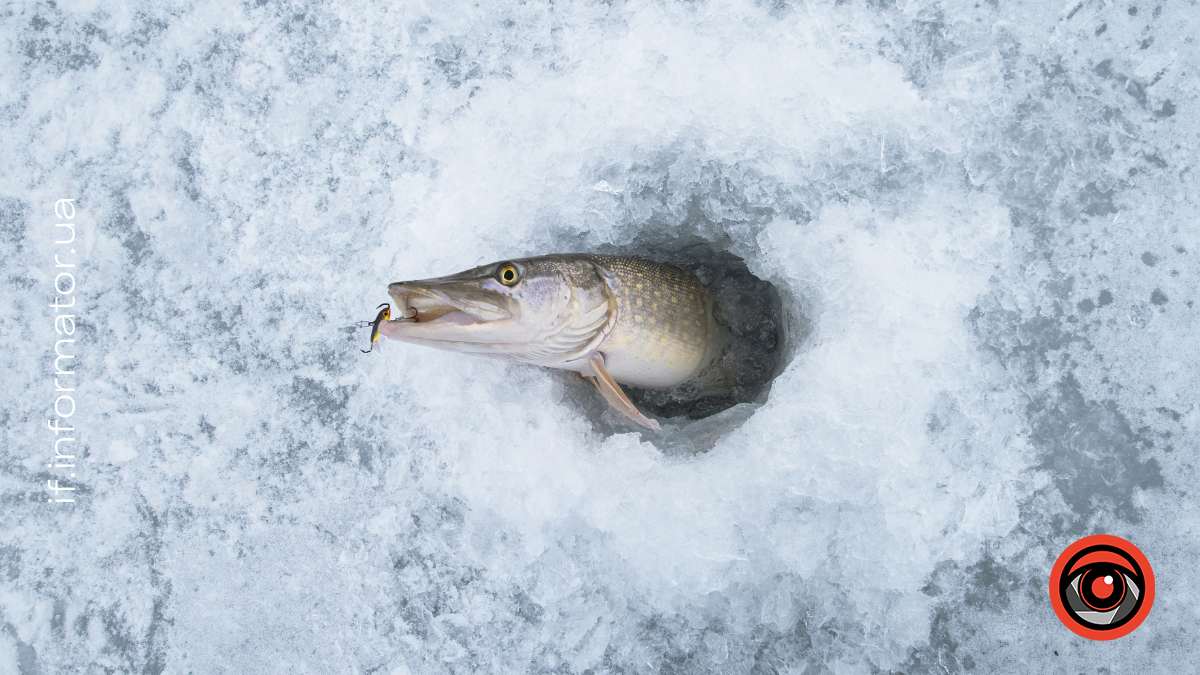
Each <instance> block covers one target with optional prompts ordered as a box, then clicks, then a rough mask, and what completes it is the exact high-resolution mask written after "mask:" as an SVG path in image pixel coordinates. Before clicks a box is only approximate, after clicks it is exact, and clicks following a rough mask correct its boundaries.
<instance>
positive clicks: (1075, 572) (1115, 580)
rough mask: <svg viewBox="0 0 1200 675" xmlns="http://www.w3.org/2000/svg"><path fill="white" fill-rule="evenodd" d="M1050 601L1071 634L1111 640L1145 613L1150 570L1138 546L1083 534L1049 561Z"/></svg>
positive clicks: (1149, 596)
mask: <svg viewBox="0 0 1200 675" xmlns="http://www.w3.org/2000/svg"><path fill="white" fill-rule="evenodd" d="M1050 603H1051V604H1052V605H1054V613H1055V614H1057V615H1058V618H1059V620H1060V621H1062V622H1063V625H1065V626H1066V627H1067V628H1070V629H1071V631H1072V632H1073V633H1075V634H1076V635H1079V636H1081V637H1085V638H1087V639H1089V640H1115V639H1116V638H1119V637H1121V636H1122V635H1128V634H1129V633H1130V632H1132V631H1133V629H1134V628H1137V627H1138V626H1139V625H1140V624H1141V623H1142V620H1143V619H1145V618H1146V615H1147V614H1149V613H1150V606H1151V605H1153V604H1154V570H1152V569H1150V562H1149V561H1147V560H1146V556H1144V555H1142V552H1141V551H1139V550H1138V547H1136V546H1134V545H1133V544H1131V543H1129V542H1127V541H1125V540H1124V539H1122V538H1120V537H1114V536H1112V535H1110V534H1096V535H1092V536H1090V537H1084V538H1083V539H1080V540H1079V541H1077V542H1075V543H1074V544H1071V545H1070V546H1068V547H1067V550H1065V551H1063V552H1062V555H1060V556H1058V560H1056V561H1055V562H1054V569H1053V570H1052V571H1051V572H1050Z"/></svg>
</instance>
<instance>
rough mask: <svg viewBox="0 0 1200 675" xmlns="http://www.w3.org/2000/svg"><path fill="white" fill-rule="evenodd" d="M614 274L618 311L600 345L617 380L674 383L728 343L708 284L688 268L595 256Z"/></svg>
mask: <svg viewBox="0 0 1200 675" xmlns="http://www.w3.org/2000/svg"><path fill="white" fill-rule="evenodd" d="M593 260H594V261H595V262H596V264H597V265H599V266H600V267H602V268H604V269H606V270H608V271H609V272H611V274H612V278H613V283H612V286H613V290H614V291H615V293H616V296H617V310H618V317H617V321H616V325H615V326H614V327H613V329H612V332H611V333H610V334H609V336H608V339H606V340H605V341H604V343H603V344H602V345H601V346H600V351H602V352H603V353H604V362H605V366H606V367H607V368H608V372H609V373H610V374H611V375H612V376H613V379H615V380H616V381H617V382H621V383H623V384H629V385H633V386H637V387H645V388H647V389H671V388H674V387H677V386H679V385H680V384H682V383H683V382H686V381H687V380H689V379H691V378H692V377H695V376H696V375H697V374H699V372H700V370H701V369H702V368H703V367H704V366H706V365H708V363H709V362H711V361H712V360H713V359H714V358H715V357H716V356H717V355H718V354H717V352H718V351H719V350H720V349H721V348H722V347H723V346H724V342H725V341H724V340H723V339H722V338H723V337H724V335H723V333H722V331H723V328H722V327H721V326H718V325H717V323H716V321H715V320H714V319H713V312H712V301H711V299H710V298H709V294H708V289H707V288H705V287H704V286H703V285H702V284H701V283H700V281H699V280H698V279H697V278H696V277H695V275H693V274H692V273H690V272H687V271H686V270H682V269H680V268H678V267H675V266H673V265H664V264H662V263H656V262H652V261H649V260H642V259H640V258H631V257H624V256H600V255H597V256H593Z"/></svg>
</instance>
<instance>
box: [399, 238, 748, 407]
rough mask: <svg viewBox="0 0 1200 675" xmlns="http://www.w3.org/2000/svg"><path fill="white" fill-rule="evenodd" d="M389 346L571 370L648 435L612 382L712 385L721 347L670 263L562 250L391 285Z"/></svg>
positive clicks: (704, 310) (704, 300)
mask: <svg viewBox="0 0 1200 675" xmlns="http://www.w3.org/2000/svg"><path fill="white" fill-rule="evenodd" d="M388 294H389V295H390V296H391V297H392V299H393V300H394V301H395V302H396V313H395V314H394V315H393V316H395V317H396V318H394V319H392V320H390V321H383V322H381V323H380V324H379V333H380V334H382V335H384V336H385V337H387V338H389V339H392V340H400V341H402V342H411V343H414V344H418V345H425V346H427V347H434V348H437V349H443V350H447V351H454V352H464V353H468V354H477V355H480V356H490V357H493V358H499V359H505V360H508V361H518V362H521V363H531V364H534V365H538V366H545V367H548V368H559V369H562V370H569V371H573V372H575V373H576V375H577V376H578V377H579V378H580V379H582V380H584V381H585V382H587V383H588V384H590V385H591V386H593V387H594V388H595V389H596V390H597V391H599V392H600V394H601V395H602V396H603V397H604V399H605V400H606V401H608V403H609V404H610V405H611V406H612V407H613V408H614V409H615V410H616V411H617V412H619V413H620V414H622V415H624V416H625V417H627V418H629V419H631V420H633V421H634V422H636V423H638V424H640V425H642V426H644V427H647V428H649V429H654V430H656V431H657V430H659V429H660V427H659V424H658V422H656V421H655V420H652V419H650V418H648V417H646V416H645V415H643V414H642V413H641V412H640V411H638V409H637V407H636V406H634V404H633V403H632V402H631V401H630V400H629V398H628V397H627V396H626V395H625V392H623V391H622V390H621V387H620V386H618V383H621V384H627V385H630V386H634V387H641V388H646V389H674V388H675V387H678V386H680V385H682V384H684V383H685V382H689V381H693V380H705V379H712V378H713V377H714V375H713V372H714V371H715V370H719V369H718V367H717V365H716V364H717V362H718V360H719V357H720V356H721V354H722V352H723V351H724V349H725V347H726V345H727V344H728V343H729V339H730V338H729V329H728V328H726V327H725V326H723V325H721V324H719V323H718V322H717V320H716V319H715V317H714V315H713V302H712V298H711V297H710V295H709V293H708V289H707V288H705V286H704V285H702V284H701V283H700V281H699V280H698V279H696V277H695V276H694V275H692V274H691V273H689V272H687V271H685V270H682V269H680V268H678V267H675V266H673V265H665V264H661V263H656V262H651V261H648V260H642V259H641V258H632V257H624V256H608V255H589V254H567V255H547V256H541V257H536V258H525V259H520V260H508V261H504V262H499V263H493V264H491V265H484V266H483V267H476V268H475V269H470V270H467V271H465V272H460V273H458V274H454V275H451V276H447V277H440V278H437V279H425V280H422V281H402V282H397V283H394V284H390V285H389V286H388Z"/></svg>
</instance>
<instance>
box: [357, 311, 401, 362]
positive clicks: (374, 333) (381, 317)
mask: <svg viewBox="0 0 1200 675" xmlns="http://www.w3.org/2000/svg"><path fill="white" fill-rule="evenodd" d="M380 307H382V308H383V309H381V310H379V314H376V315H375V320H374V321H359V322H358V323H356V324H354V325H356V326H358V327H359V328H366V327H367V326H370V327H371V348H370V349H360V350H358V351H360V352H362V353H364V354H370V353H371V352H373V351H375V343H376V342H379V324H381V323H383V322H384V321H387V320H388V317H389V316H391V315H392V306H391V305H389V304H388V303H386V302H385V303H383V304H382V305H380Z"/></svg>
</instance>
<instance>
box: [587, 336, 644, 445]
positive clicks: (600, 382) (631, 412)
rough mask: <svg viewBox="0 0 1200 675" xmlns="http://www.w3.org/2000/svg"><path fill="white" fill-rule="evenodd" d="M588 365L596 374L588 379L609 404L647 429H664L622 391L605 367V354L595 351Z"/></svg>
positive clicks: (589, 358)
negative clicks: (640, 410) (643, 412)
mask: <svg viewBox="0 0 1200 675" xmlns="http://www.w3.org/2000/svg"><path fill="white" fill-rule="evenodd" d="M588 365H590V366H591V367H592V370H593V371H594V372H595V373H596V375H595V376H594V377H587V379H590V380H591V381H592V386H594V387H596V390H597V391H599V392H600V395H601V396H603V397H604V400H605V401H608V404H609V405H611V406H612V407H613V408H615V409H616V411H617V412H619V413H621V414H622V415H624V416H626V417H628V418H629V419H631V420H633V421H634V422H637V423H638V424H640V425H642V426H644V427H646V428H647V429H653V430H654V431H662V427H661V426H659V424H658V422H655V421H654V420H652V419H650V418H649V417H646V416H645V415H643V414H642V413H641V412H639V411H638V409H637V407H636V406H634V405H633V402H632V401H630V400H629V397H628V396H626V395H625V392H623V391H621V386H620V385H618V384H617V382H616V380H614V379H612V376H611V375H609V374H608V371H607V370H605V369H604V357H603V356H601V355H599V354H596V353H593V354H592V355H591V356H589V357H588ZM585 377H586V376H585Z"/></svg>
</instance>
